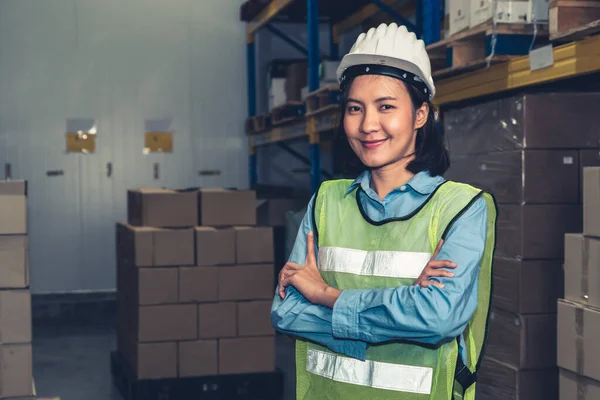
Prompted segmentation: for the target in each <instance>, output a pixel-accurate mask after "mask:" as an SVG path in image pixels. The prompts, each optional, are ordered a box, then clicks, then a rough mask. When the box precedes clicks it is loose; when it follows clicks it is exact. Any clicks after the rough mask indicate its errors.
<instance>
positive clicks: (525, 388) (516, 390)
mask: <svg viewBox="0 0 600 400" xmlns="http://www.w3.org/2000/svg"><path fill="white" fill-rule="evenodd" d="M477 375H478V380H477V389H476V390H477V395H476V398H477V400H480V399H482V400H558V370H557V368H556V367H552V368H544V369H531V370H519V369H518V368H516V367H512V366H510V365H508V364H504V363H501V362H499V361H497V360H494V359H492V358H490V357H485V358H484V359H483V363H482V365H481V369H480V371H479V372H478V374H477Z"/></svg>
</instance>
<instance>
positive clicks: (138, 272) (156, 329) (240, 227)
mask: <svg viewBox="0 0 600 400" xmlns="http://www.w3.org/2000/svg"><path fill="white" fill-rule="evenodd" d="M128 208H129V224H118V226H117V248H118V251H117V256H118V310H117V324H118V328H117V331H118V350H119V353H120V354H121V356H122V357H123V358H124V359H125V360H126V363H127V364H128V365H129V367H130V368H131V369H132V370H133V372H134V374H135V375H136V378H137V379H140V380H143V379H163V378H176V377H201V376H215V375H228V374H244V373H252V372H271V371H274V369H275V366H274V363H275V343H274V331H273V328H272V326H271V323H270V304H271V301H272V298H273V295H274V285H273V279H274V278H273V234H272V230H271V228H269V227H256V226H255V225H256V195H255V193H254V192H252V191H236V190H224V189H201V190H200V191H187V192H186V191H183V192H176V191H168V190H137V191H130V192H129V206H128Z"/></svg>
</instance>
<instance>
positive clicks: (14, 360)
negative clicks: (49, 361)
mask: <svg viewBox="0 0 600 400" xmlns="http://www.w3.org/2000/svg"><path fill="white" fill-rule="evenodd" d="M31 353H32V351H31V344H29V343H28V344H4V343H3V344H1V345H0V365H2V368H1V369H0V398H3V399H4V398H7V397H25V396H32V395H33V378H32V369H33V367H32V364H33V363H32V355H31Z"/></svg>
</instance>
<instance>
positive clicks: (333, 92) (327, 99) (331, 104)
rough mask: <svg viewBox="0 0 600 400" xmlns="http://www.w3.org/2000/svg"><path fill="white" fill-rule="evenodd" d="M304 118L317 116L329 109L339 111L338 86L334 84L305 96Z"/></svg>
mask: <svg viewBox="0 0 600 400" xmlns="http://www.w3.org/2000/svg"><path fill="white" fill-rule="evenodd" d="M304 103H305V104H306V116H307V117H308V116H311V115H315V114H319V113H321V112H324V111H328V110H330V109H333V108H335V109H339V104H340V86H339V85H336V84H332V85H327V86H324V87H322V88H320V89H319V90H315V91H314V92H312V93H309V94H308V96H306V100H305V101H304Z"/></svg>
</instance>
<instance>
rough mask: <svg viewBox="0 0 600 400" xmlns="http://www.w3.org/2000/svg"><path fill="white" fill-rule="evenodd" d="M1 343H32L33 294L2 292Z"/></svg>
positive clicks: (0, 304) (0, 301)
mask: <svg viewBox="0 0 600 400" xmlns="http://www.w3.org/2000/svg"><path fill="white" fill-rule="evenodd" d="M0 343H4V344H20V343H31V292H30V291H29V290H2V291H0Z"/></svg>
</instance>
